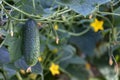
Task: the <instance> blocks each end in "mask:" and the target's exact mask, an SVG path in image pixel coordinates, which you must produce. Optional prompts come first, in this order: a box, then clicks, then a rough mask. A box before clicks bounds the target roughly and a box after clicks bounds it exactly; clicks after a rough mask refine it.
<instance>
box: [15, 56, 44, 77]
mask: <svg viewBox="0 0 120 80" xmlns="http://www.w3.org/2000/svg"><path fill="white" fill-rule="evenodd" d="M15 66H16V67H17V68H18V69H24V70H27V68H28V67H29V66H28V65H27V64H26V62H25V60H24V58H23V57H22V58H21V59H19V60H17V61H16V62H15ZM31 69H32V73H36V74H39V75H42V74H43V69H42V66H41V64H40V63H39V62H38V63H37V64H36V65H35V66H32V68H31Z"/></svg>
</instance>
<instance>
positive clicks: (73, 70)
mask: <svg viewBox="0 0 120 80" xmlns="http://www.w3.org/2000/svg"><path fill="white" fill-rule="evenodd" d="M66 70H67V72H69V73H70V74H71V78H76V80H88V78H89V77H88V72H87V70H86V69H85V67H84V66H82V65H78V64H76V65H75V64H70V65H69V66H68V67H67V68H66Z"/></svg>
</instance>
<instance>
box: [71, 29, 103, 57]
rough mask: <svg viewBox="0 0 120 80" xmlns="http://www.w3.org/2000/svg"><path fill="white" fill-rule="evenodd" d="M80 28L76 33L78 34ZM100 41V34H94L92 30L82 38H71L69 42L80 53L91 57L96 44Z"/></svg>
mask: <svg viewBox="0 0 120 80" xmlns="http://www.w3.org/2000/svg"><path fill="white" fill-rule="evenodd" d="M80 31H81V30H80V28H78V29H77V30H76V32H80ZM101 39H102V36H101V33H99V32H98V33H95V32H93V31H92V30H90V31H88V32H87V33H86V34H84V35H82V36H72V37H71V38H70V40H69V41H70V42H71V43H72V44H74V45H76V46H77V47H78V48H79V50H80V51H81V52H83V53H84V54H86V55H93V53H94V49H95V47H96V43H97V42H99V41H100V40H101Z"/></svg>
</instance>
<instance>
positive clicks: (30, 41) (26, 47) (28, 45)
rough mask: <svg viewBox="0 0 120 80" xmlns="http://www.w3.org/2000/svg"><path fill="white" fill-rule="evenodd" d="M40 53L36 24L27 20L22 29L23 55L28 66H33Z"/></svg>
mask: <svg viewBox="0 0 120 80" xmlns="http://www.w3.org/2000/svg"><path fill="white" fill-rule="evenodd" d="M39 53H40V39H39V30H38V28H37V23H36V22H35V21H34V20H33V19H29V20H27V22H26V23H25V26H24V27H23V55H24V58H25V62H26V63H27V64H28V65H29V66H34V65H35V64H36V63H37V61H38V57H39Z"/></svg>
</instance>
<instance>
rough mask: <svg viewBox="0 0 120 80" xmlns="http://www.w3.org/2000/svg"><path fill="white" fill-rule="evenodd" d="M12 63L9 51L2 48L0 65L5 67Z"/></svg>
mask: <svg viewBox="0 0 120 80" xmlns="http://www.w3.org/2000/svg"><path fill="white" fill-rule="evenodd" d="M9 62H10V57H9V53H8V50H7V49H6V48H5V47H1V48H0V65H4V64H7V63H9Z"/></svg>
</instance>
